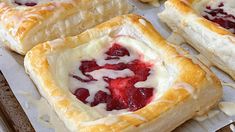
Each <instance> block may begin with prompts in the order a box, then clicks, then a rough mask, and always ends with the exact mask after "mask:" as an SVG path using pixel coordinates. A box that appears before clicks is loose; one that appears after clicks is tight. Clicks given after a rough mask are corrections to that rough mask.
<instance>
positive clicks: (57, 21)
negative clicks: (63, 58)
mask: <svg viewBox="0 0 235 132" xmlns="http://www.w3.org/2000/svg"><path fill="white" fill-rule="evenodd" d="M129 9H130V6H129V5H128V1H127V0H2V2H0V37H1V38H2V39H3V40H5V44H6V45H7V46H8V47H9V48H10V49H12V50H14V51H16V52H18V53H20V54H23V55H24V54H26V52H27V51H28V50H30V49H31V48H32V47H33V46H35V45H36V44H38V43H42V42H45V41H48V40H53V39H56V38H58V37H65V36H71V35H77V34H79V33H81V32H83V31H84V30H85V29H87V28H91V27H93V26H95V25H97V24H98V23H101V22H103V21H105V20H109V19H110V18H112V17H115V16H118V15H121V14H125V13H128V11H129Z"/></svg>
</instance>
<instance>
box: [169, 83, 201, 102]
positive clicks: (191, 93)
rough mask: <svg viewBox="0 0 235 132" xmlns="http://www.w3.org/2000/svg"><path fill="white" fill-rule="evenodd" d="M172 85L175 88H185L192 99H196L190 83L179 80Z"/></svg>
mask: <svg viewBox="0 0 235 132" xmlns="http://www.w3.org/2000/svg"><path fill="white" fill-rule="evenodd" d="M173 87H174V88H175V89H185V90H186V91H187V92H188V93H189V94H190V95H191V96H192V97H193V98H194V99H197V95H196V94H195V88H193V87H192V86H191V85H190V84H188V83H185V82H181V83H176V84H175V85H174V86H173Z"/></svg>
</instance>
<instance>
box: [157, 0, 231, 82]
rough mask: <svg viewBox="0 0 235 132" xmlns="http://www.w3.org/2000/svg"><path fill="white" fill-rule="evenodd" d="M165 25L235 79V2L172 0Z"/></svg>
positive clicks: (229, 0)
mask: <svg viewBox="0 0 235 132" xmlns="http://www.w3.org/2000/svg"><path fill="white" fill-rule="evenodd" d="M159 16H160V18H161V20H162V21H163V22H165V23H167V25H168V26H169V27H170V28H171V29H172V30H173V31H174V32H176V33H177V34H180V35H181V36H182V37H183V38H184V39H185V41H186V42H188V43H189V44H190V45H192V46H193V47H194V48H195V49H197V50H198V51H199V52H200V53H201V54H202V55H204V56H206V57H207V59H208V60H209V61H210V62H211V63H213V64H214V65H215V66H217V67H218V68H220V69H221V70H223V71H225V72H227V73H228V74H229V75H230V76H231V77H232V78H233V79H235V35H234V33H235V1H234V0H168V1H167V2H166V3H165V10H164V11H163V12H162V13H160V15H159Z"/></svg>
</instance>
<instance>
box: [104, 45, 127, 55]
mask: <svg viewBox="0 0 235 132" xmlns="http://www.w3.org/2000/svg"><path fill="white" fill-rule="evenodd" d="M106 54H107V55H110V56H118V57H122V56H125V55H127V56H130V53H129V51H128V50H127V49H126V48H124V47H122V46H121V45H119V44H116V43H115V44H113V46H112V47H111V48H110V49H109V50H108V51H107V52H106Z"/></svg>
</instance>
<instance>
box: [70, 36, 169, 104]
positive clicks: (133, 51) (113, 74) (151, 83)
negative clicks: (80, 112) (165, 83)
mask: <svg viewBox="0 0 235 132" xmlns="http://www.w3.org/2000/svg"><path fill="white" fill-rule="evenodd" d="M125 39H127V40H125ZM110 43H118V44H120V45H122V46H124V47H125V48H126V49H127V50H128V51H129V53H130V56H124V57H120V59H119V60H106V58H107V55H106V54H105V52H106V51H108V49H109V48H110V47H111V46H112V45H110V44H109V45H107V46H105V47H106V48H102V49H100V50H96V55H95V56H94V57H85V58H84V59H83V58H80V60H92V59H96V58H98V59H96V61H97V64H98V65H99V66H103V65H105V64H118V63H128V62H131V61H133V60H135V59H147V58H148V57H146V56H144V57H142V56H141V55H140V54H143V51H140V50H139V49H138V47H137V48H136V47H135V48H133V47H132V46H131V44H132V43H133V44H135V45H136V43H139V42H137V41H136V40H133V39H130V38H127V37H118V38H117V39H115V40H114V41H113V42H110ZM129 43H130V44H129ZM146 48H147V47H146ZM148 50H150V49H148ZM148 59H150V58H148ZM156 60H159V59H157V57H156V56H154V57H153V58H151V59H150V60H148V61H150V62H155V61H156ZM80 65H81V64H80V62H79V61H78V62H77V64H75V66H74V68H72V72H70V73H72V74H74V75H77V76H79V77H81V78H82V79H87V77H86V76H84V75H83V74H82V72H81V71H80V70H78V68H79V66H80ZM159 66H161V65H160V64H158V65H156V66H154V67H153V68H151V70H150V75H149V76H148V78H147V80H146V81H143V82H138V83H136V84H135V86H136V87H147V88H156V87H157V86H158V81H159V80H158V79H156V76H157V74H158V72H160V71H159ZM162 72H166V71H162ZM87 74H89V75H91V76H93V77H94V79H96V80H98V81H91V82H85V83H84V82H81V81H78V80H76V79H74V78H72V79H70V80H69V81H70V82H69V84H70V85H69V87H70V90H71V91H72V92H74V91H75V90H76V89H77V88H78V87H79V88H87V89H88V90H89V93H90V96H89V97H88V98H87V100H86V101H89V102H92V101H93V99H94V96H95V93H97V92H98V91H99V90H101V91H104V92H106V93H108V94H110V92H109V90H108V89H106V88H105V87H107V86H108V83H107V82H105V81H104V80H103V76H107V77H109V78H112V79H116V78H118V77H128V76H133V75H134V73H133V72H132V71H131V70H129V69H124V70H119V71H116V70H108V69H99V70H95V71H92V72H90V73H87Z"/></svg>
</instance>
